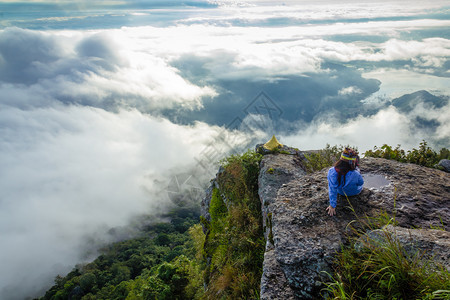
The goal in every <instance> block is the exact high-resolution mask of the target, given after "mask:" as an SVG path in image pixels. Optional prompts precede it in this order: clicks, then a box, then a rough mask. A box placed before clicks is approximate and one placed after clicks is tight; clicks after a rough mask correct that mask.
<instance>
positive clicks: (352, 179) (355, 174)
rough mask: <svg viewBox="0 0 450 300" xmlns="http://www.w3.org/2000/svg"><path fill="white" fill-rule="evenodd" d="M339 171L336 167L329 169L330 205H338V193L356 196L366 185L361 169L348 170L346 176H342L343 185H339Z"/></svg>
mask: <svg viewBox="0 0 450 300" xmlns="http://www.w3.org/2000/svg"><path fill="white" fill-rule="evenodd" d="M338 176H339V175H338V173H337V172H336V170H335V169H334V167H332V168H330V169H329V170H328V176H327V178H328V196H329V198H330V206H331V207H336V204H337V194H338V193H339V194H340V195H344V196H345V195H347V196H354V195H358V194H359V193H360V192H361V190H362V188H363V185H364V179H363V178H362V176H361V174H360V173H359V170H353V171H348V172H347V174H345V184H344V178H341V185H340V186H339V185H338ZM343 184H344V185H343Z"/></svg>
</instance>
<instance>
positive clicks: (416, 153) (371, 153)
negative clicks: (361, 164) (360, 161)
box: [364, 140, 450, 168]
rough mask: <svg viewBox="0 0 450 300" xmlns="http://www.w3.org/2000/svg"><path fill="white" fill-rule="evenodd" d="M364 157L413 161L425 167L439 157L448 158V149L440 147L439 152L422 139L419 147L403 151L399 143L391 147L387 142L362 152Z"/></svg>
mask: <svg viewBox="0 0 450 300" xmlns="http://www.w3.org/2000/svg"><path fill="white" fill-rule="evenodd" d="M364 156H365V157H378V158H385V159H392V160H396V161H400V162H406V163H413V164H417V165H421V166H425V167H429V168H432V167H434V166H435V165H436V164H437V163H438V162H439V161H440V160H441V159H450V151H449V149H446V148H442V149H441V150H440V151H439V153H437V152H436V151H434V150H433V149H431V148H430V147H429V146H428V144H427V142H426V141H424V140H423V141H422V142H421V143H420V145H419V149H416V148H413V149H412V150H408V151H405V150H403V149H401V148H400V145H397V147H395V148H393V147H391V146H389V145H387V144H384V145H383V146H381V147H379V148H378V147H377V146H375V147H374V148H373V150H368V151H366V152H365V153H364Z"/></svg>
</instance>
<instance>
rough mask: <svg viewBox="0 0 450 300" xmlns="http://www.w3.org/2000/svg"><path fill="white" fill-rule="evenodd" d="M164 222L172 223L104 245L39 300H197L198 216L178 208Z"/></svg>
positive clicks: (198, 290)
mask: <svg viewBox="0 0 450 300" xmlns="http://www.w3.org/2000/svg"><path fill="white" fill-rule="evenodd" d="M164 217H166V218H170V219H171V221H170V222H168V223H157V224H152V225H148V226H147V227H146V228H145V229H144V231H143V232H142V234H141V236H140V237H136V238H134V239H130V240H127V241H123V242H118V243H114V244H112V245H109V246H107V247H105V248H104V249H103V250H102V252H103V254H102V255H100V256H99V257H98V258H97V259H96V260H94V261H93V262H91V263H89V264H86V265H84V266H78V268H76V269H74V270H73V271H72V272H70V273H69V274H67V275H66V276H65V277H61V276H57V277H56V279H55V285H54V286H53V287H52V288H50V289H49V290H48V291H47V292H46V294H45V296H44V297H42V298H41V299H74V300H75V299H83V300H88V299H105V300H106V299H108V300H109V299H200V298H201V295H202V294H201V289H202V286H201V275H199V274H200V273H201V272H200V267H199V265H198V264H197V262H196V258H195V255H196V252H197V249H198V247H199V244H198V241H197V244H195V243H196V241H193V238H192V236H193V235H195V236H196V238H197V239H200V240H201V238H202V235H203V232H202V231H201V226H200V225H199V224H196V225H194V224H195V223H197V222H198V212H197V210H196V209H195V208H191V209H186V208H180V209H177V210H174V211H172V212H170V213H169V214H167V215H165V216H164ZM192 225H194V226H193V227H192V228H191V226H192ZM199 227H200V230H199ZM203 239H204V235H203ZM202 246H203V244H202ZM191 281H192V282H191Z"/></svg>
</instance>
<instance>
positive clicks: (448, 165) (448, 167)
mask: <svg viewBox="0 0 450 300" xmlns="http://www.w3.org/2000/svg"><path fill="white" fill-rule="evenodd" d="M438 166H440V167H442V168H443V169H444V171H445V172H448V173H450V159H441V160H440V161H439V163H438Z"/></svg>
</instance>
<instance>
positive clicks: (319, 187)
mask: <svg viewBox="0 0 450 300" xmlns="http://www.w3.org/2000/svg"><path fill="white" fill-rule="evenodd" d="M269 170H270V172H269ZM361 172H362V173H363V174H372V175H380V176H383V177H384V178H385V179H386V181H387V182H388V184H386V185H382V186H378V187H376V188H374V187H371V188H364V189H363V191H362V193H361V194H360V195H358V196H355V197H350V199H348V200H347V199H339V200H338V206H337V215H336V216H334V217H330V216H328V215H327V213H326V211H325V209H326V207H327V206H328V190H327V179H326V174H327V169H325V170H322V171H319V172H316V173H313V174H306V173H305V172H304V171H303V169H302V158H301V156H299V155H283V154H268V155H266V156H264V158H263V161H262V162H261V172H260V178H259V180H260V182H259V184H260V198H261V203H262V210H263V217H264V219H265V222H266V238H267V246H266V256H265V261H264V273H263V277H262V280H261V299H319V298H322V296H321V295H320V293H321V289H322V288H323V287H322V286H321V282H322V281H324V280H326V279H327V278H326V273H324V272H330V271H331V264H332V259H333V257H334V255H335V253H336V252H338V251H339V250H340V245H341V244H342V243H345V242H346V236H347V233H348V227H347V225H348V224H349V222H351V221H352V220H354V219H355V216H363V215H368V216H370V215H374V214H377V213H379V212H380V211H386V212H388V213H391V214H394V213H395V215H396V220H397V222H398V226H400V227H403V228H412V227H422V228H430V226H440V225H441V226H442V224H441V222H443V224H444V225H443V226H444V227H445V228H446V229H447V230H448V229H449V220H450V201H449V200H450V177H449V175H448V174H447V173H445V172H442V171H439V170H435V169H429V168H423V167H420V166H417V165H411V164H403V163H398V162H395V161H389V160H384V159H376V158H367V159H363V160H362V161H361ZM275 174H279V176H280V178H279V179H277V178H276V176H275ZM441 220H443V221H441ZM285 286H288V288H286V289H284V287H285ZM282 287H283V288H282ZM280 289H284V294H283V297H280V296H278V295H279V290H280Z"/></svg>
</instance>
